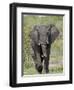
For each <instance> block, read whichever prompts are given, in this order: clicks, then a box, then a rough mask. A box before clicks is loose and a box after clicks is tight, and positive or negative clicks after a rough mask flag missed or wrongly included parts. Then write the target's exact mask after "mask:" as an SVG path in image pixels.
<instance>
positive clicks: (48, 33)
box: [30, 25, 59, 73]
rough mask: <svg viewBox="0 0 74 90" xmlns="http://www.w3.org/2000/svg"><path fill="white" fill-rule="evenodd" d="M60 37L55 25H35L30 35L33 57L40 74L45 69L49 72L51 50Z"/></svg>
mask: <svg viewBox="0 0 74 90" xmlns="http://www.w3.org/2000/svg"><path fill="white" fill-rule="evenodd" d="M58 35H59V31H58V29H57V27H56V26H55V25H35V26H34V27H33V30H32V32H31V33H30V37H31V46H32V57H33V60H34V63H35V67H36V70H37V71H38V72H39V73H42V69H43V68H44V70H45V72H46V73H48V72H49V56H50V48H51V44H52V43H53V42H54V41H55V40H56V38H57V36H58ZM43 61H44V64H43Z"/></svg>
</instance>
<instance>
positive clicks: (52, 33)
mask: <svg viewBox="0 0 74 90" xmlns="http://www.w3.org/2000/svg"><path fill="white" fill-rule="evenodd" d="M47 29H48V36H49V43H53V42H54V41H55V40H56V38H57V37H58V35H59V31H58V29H57V28H56V26H55V25H53V24H50V25H49V26H48V28H47Z"/></svg>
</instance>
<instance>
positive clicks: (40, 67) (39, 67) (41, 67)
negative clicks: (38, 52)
mask: <svg viewBox="0 0 74 90" xmlns="http://www.w3.org/2000/svg"><path fill="white" fill-rule="evenodd" d="M36 69H37V71H38V73H40V74H41V73H42V69H43V66H42V65H39V66H38V65H36Z"/></svg>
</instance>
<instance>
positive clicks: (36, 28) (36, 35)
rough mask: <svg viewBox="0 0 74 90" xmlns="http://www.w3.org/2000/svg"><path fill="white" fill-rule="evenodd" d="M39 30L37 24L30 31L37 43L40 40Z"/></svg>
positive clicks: (32, 38)
mask: <svg viewBox="0 0 74 90" xmlns="http://www.w3.org/2000/svg"><path fill="white" fill-rule="evenodd" d="M38 30H39V26H38V25H35V26H33V28H32V31H31V32H30V38H31V40H32V41H33V42H34V43H35V44H38V41H39V34H38Z"/></svg>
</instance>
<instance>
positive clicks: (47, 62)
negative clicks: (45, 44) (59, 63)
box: [44, 58, 49, 73]
mask: <svg viewBox="0 0 74 90" xmlns="http://www.w3.org/2000/svg"><path fill="white" fill-rule="evenodd" d="M44 70H45V72H46V73H49V59H47V58H45V59H44Z"/></svg>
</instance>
